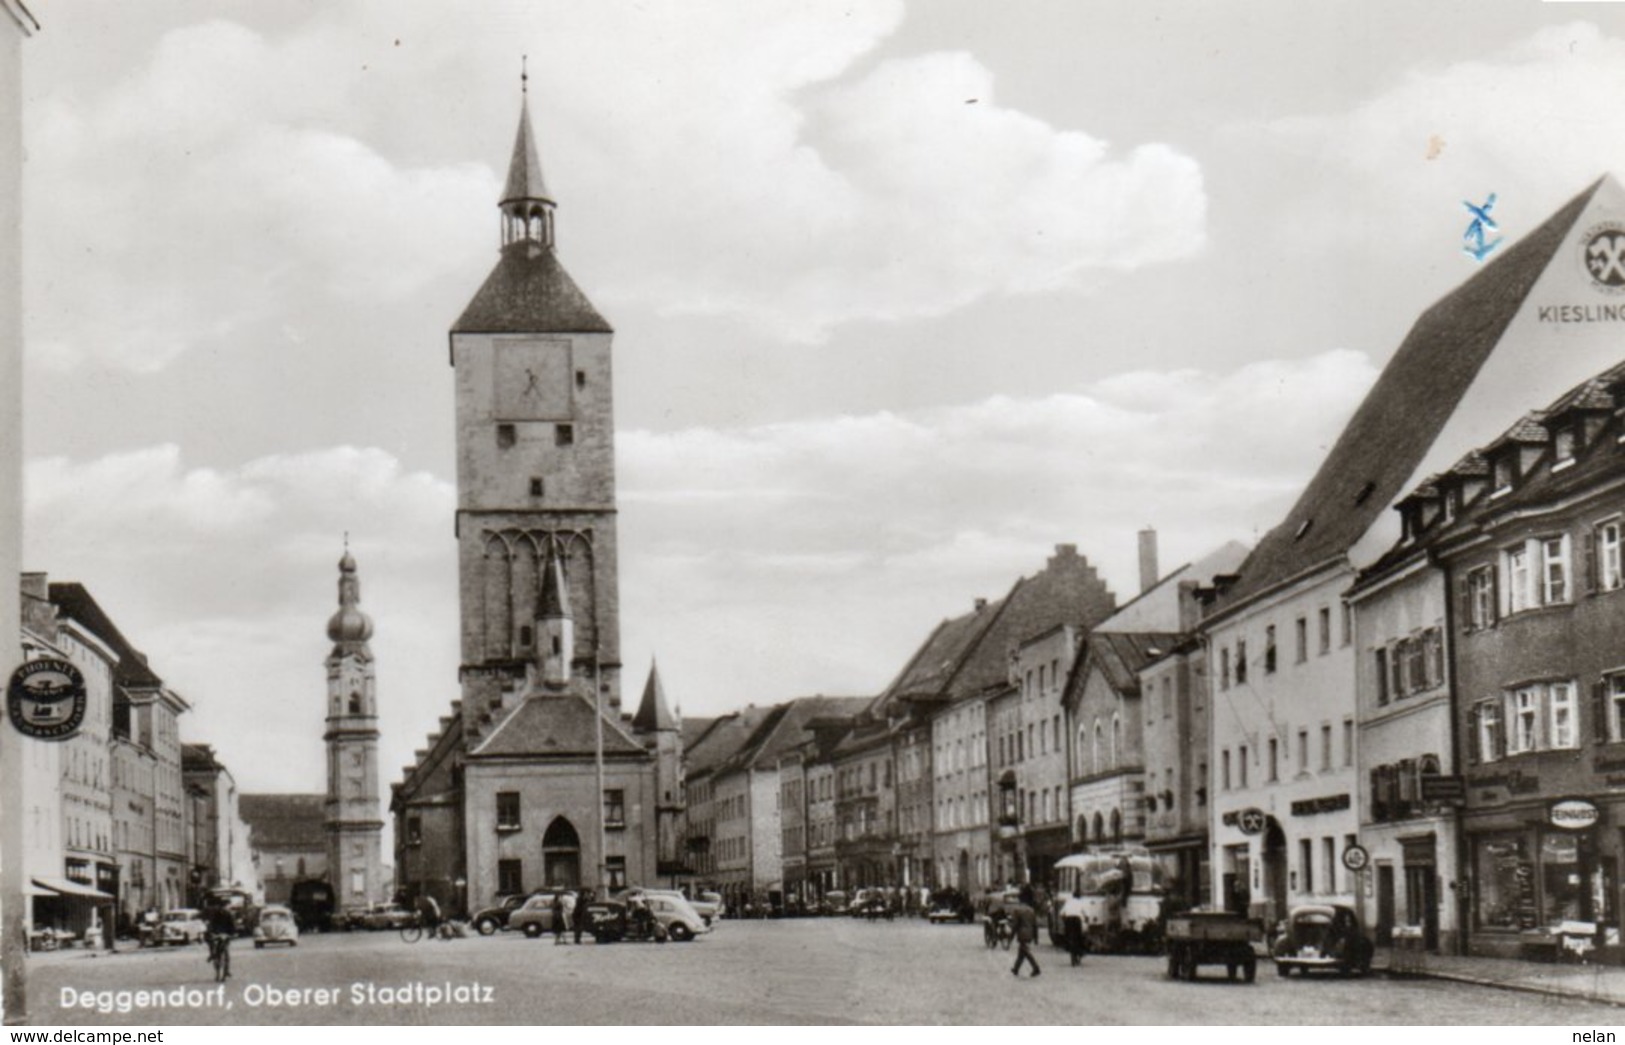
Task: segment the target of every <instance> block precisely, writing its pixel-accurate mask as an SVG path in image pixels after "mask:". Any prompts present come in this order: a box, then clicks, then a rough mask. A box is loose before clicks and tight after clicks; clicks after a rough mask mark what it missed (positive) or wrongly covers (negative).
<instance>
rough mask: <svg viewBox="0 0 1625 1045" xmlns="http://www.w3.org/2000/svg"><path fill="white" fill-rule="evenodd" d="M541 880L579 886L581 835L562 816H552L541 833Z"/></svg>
mask: <svg viewBox="0 0 1625 1045" xmlns="http://www.w3.org/2000/svg"><path fill="white" fill-rule="evenodd" d="M542 880H543V881H544V882H545V883H547V884H548V885H560V886H563V887H564V888H566V889H578V888H580V887H581V837H580V836H579V835H577V834H576V829H575V828H574V827H573V826H572V825H571V824H570V821H568V820H566V819H565V818H564V817H562V816H556V817H554V818H553V822H552V823H551V824H548V825H547V833H545V834H543V835H542Z"/></svg>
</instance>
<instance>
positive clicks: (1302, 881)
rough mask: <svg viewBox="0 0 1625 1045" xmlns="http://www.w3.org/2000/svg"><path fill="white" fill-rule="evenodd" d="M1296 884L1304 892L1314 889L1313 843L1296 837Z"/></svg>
mask: <svg viewBox="0 0 1625 1045" xmlns="http://www.w3.org/2000/svg"><path fill="white" fill-rule="evenodd" d="M1298 884H1299V886H1300V887H1301V888H1302V889H1303V891H1304V892H1306V893H1312V892H1314V891H1315V843H1314V841H1313V840H1312V839H1309V838H1300V839H1298Z"/></svg>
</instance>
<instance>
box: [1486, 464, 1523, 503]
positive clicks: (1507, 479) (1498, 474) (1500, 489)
mask: <svg viewBox="0 0 1625 1045" xmlns="http://www.w3.org/2000/svg"><path fill="white" fill-rule="evenodd" d="M1494 476H1495V489H1494V493H1493V494H1492V495H1491V496H1494V497H1499V496H1500V495H1501V494H1504V493H1510V492H1511V491H1512V482H1513V480H1514V479H1516V478H1517V469H1516V468H1515V467H1514V466H1513V463H1512V458H1511V457H1510V456H1508V457H1502V458H1499V459H1498V460H1497V461H1496V462H1495V469H1494Z"/></svg>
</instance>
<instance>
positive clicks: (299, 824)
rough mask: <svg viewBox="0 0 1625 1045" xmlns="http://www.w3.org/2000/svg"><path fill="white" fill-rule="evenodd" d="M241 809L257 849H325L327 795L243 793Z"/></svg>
mask: <svg viewBox="0 0 1625 1045" xmlns="http://www.w3.org/2000/svg"><path fill="white" fill-rule="evenodd" d="M237 811H238V813H239V814H240V815H241V816H242V818H243V823H245V824H247V825H248V827H249V829H250V830H251V831H253V843H254V848H256V849H322V848H325V847H326V845H327V796H326V795H240V796H238V799H237Z"/></svg>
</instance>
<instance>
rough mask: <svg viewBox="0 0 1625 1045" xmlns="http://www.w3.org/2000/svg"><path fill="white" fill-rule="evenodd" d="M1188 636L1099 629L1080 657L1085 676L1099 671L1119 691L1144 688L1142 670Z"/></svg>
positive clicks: (1131, 691) (1171, 633)
mask: <svg viewBox="0 0 1625 1045" xmlns="http://www.w3.org/2000/svg"><path fill="white" fill-rule="evenodd" d="M1184 638H1185V636H1184V635H1182V634H1180V633H1178V632H1138V633H1135V632H1095V633H1093V634H1091V635H1090V636H1089V640H1088V643H1087V644H1086V647H1085V650H1086V651H1085V653H1084V656H1083V657H1082V658H1080V660H1081V661H1082V663H1083V665H1084V668H1083V670H1084V673H1085V677H1086V676H1087V672H1088V671H1089V670H1091V669H1093V670H1098V671H1099V672H1100V674H1101V675H1102V677H1104V678H1105V680H1106V683H1107V684H1108V685H1110V686H1111V688H1112V689H1114V690H1116V691H1117V692H1119V693H1138V692H1139V691H1140V678H1139V675H1140V669H1141V668H1143V667H1145V666H1146V665H1147V664H1150V663H1151V662H1152V661H1154V660H1156V659H1157V658H1159V657H1161V656H1163V655H1164V654H1166V653H1167V652H1168V651H1169V650H1171V649H1173V648H1174V647H1175V646H1176V645H1178V644H1179V643H1180V641H1182V640H1183V639H1184Z"/></svg>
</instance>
